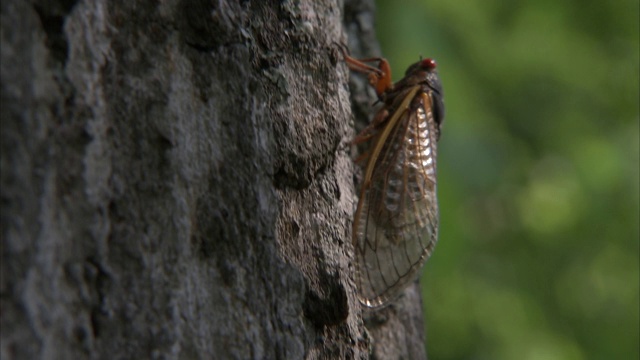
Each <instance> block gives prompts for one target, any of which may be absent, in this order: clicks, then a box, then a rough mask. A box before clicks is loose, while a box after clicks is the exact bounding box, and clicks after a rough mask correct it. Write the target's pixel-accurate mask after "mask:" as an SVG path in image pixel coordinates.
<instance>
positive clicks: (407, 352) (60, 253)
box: [0, 0, 425, 359]
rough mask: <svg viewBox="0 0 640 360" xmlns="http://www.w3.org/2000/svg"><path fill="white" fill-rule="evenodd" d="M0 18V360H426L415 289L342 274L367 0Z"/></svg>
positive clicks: (64, 6)
mask: <svg viewBox="0 0 640 360" xmlns="http://www.w3.org/2000/svg"><path fill="white" fill-rule="evenodd" d="M1 16H2V18H1V31H2V44H1V45H2V53H1V59H0V60H1V67H0V68H1V76H2V88H1V100H2V104H1V105H2V107H1V114H2V119H1V120H2V129H1V130H2V138H1V141H2V148H1V150H2V157H1V167H2V178H1V179H2V183H1V185H2V208H1V211H2V212H1V221H2V278H1V282H0V291H1V298H0V301H1V303H0V305H1V308H0V310H1V316H2V318H1V326H2V328H1V330H2V333H1V340H2V341H1V348H0V350H1V353H0V356H1V357H2V359H35V358H52V359H82V358H99V359H101V358H105V359H107V358H108V359H119V358H122V359H132V358H180V359H197V358H203V359H207V358H216V359H302V358H308V359H316V358H323V359H333V358H336V359H343V358H360V359H366V358H370V357H373V358H378V359H387V358H409V359H417V358H424V357H425V353H424V346H423V343H422V336H423V333H422V331H423V330H422V329H423V327H422V320H421V308H420V306H421V303H420V300H419V292H418V291H417V290H416V289H415V288H412V289H409V290H408V291H407V296H405V297H404V298H403V299H401V300H400V301H399V302H398V304H396V305H393V306H391V307H389V308H387V309H384V310H381V311H378V312H376V313H373V314H370V313H368V312H363V310H362V308H361V306H360V305H359V303H358V300H357V297H356V288H355V285H354V282H353V269H354V264H352V262H353V254H352V252H353V250H352V246H351V240H350V239H351V222H352V215H353V209H354V205H355V203H354V202H355V201H357V199H356V196H355V192H354V186H353V178H354V170H356V169H355V167H354V165H353V162H352V160H351V146H350V144H349V141H350V139H351V138H352V137H353V135H354V132H353V130H352V126H353V124H352V120H351V119H352V115H351V106H350V98H349V95H350V93H349V87H348V86H347V84H348V79H349V75H348V70H347V68H346V66H344V64H343V63H342V61H341V56H340V53H339V52H338V51H336V43H346V42H347V41H346V38H347V37H348V38H349V42H348V43H349V45H350V46H352V47H353V48H354V54H356V55H358V54H359V53H360V52H363V53H364V52H373V51H375V50H376V48H375V47H376V45H375V43H374V40H373V36H374V35H373V31H372V5H371V4H370V2H369V1H355V0H354V1H346V2H345V4H344V6H342V5H341V4H336V3H335V2H334V1H329V0H322V1H309V0H307V1H301V2H291V1H285V2H281V3H280V2H271V1H253V2H248V1H225V0H220V1H212V0H182V1H180V0H176V1H166V2H157V1H119V2H116V1H106V0H98V1H77V2H75V1H73V0H71V1H70V0H67V1H62V0H60V1H46V0H42V1H33V2H31V3H28V2H26V1H24V0H6V1H3V2H2V12H1ZM343 17H344V24H343V22H342V20H343ZM367 46H373V48H370V47H367ZM356 50H357V51H356ZM363 85H364V83H363V82H362V80H353V82H352V90H353V91H354V92H356V93H357V97H356V98H355V102H354V109H355V110H358V109H361V110H358V111H359V112H360V114H359V115H360V117H366V112H368V111H369V109H368V108H367V107H365V105H363V104H365V103H366V101H368V100H367V99H369V98H368V96H370V92H369V93H368V92H364V91H363V90H365V86H363ZM370 103H371V102H369V103H368V104H370ZM363 316H364V318H365V321H364V322H363V321H362V319H363ZM365 324H366V326H367V327H368V329H369V331H367V330H366V329H365Z"/></svg>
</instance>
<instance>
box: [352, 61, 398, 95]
mask: <svg viewBox="0 0 640 360" xmlns="http://www.w3.org/2000/svg"><path fill="white" fill-rule="evenodd" d="M343 52H344V61H345V62H346V63H347V66H348V67H349V69H351V70H353V71H357V72H361V73H364V74H366V75H367V77H368V78H369V84H371V86H373V88H374V89H375V90H376V94H377V95H378V98H380V99H382V95H383V94H384V93H385V92H386V91H388V90H391V88H393V83H392V82H391V67H390V66H389V62H388V61H387V60H386V59H384V58H377V57H374V58H366V59H355V58H352V57H351V56H349V55H347V54H346V52H345V51H344V50H343ZM376 61H377V62H378V67H377V68H375V67H373V66H371V65H367V64H365V63H367V62H376Z"/></svg>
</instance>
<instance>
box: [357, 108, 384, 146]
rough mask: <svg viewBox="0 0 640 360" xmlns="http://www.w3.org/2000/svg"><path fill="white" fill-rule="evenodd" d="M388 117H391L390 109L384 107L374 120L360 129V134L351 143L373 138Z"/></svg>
mask: <svg viewBox="0 0 640 360" xmlns="http://www.w3.org/2000/svg"><path fill="white" fill-rule="evenodd" d="M387 118H389V111H388V110H387V109H384V108H383V109H381V110H380V111H378V113H377V114H376V116H375V117H374V118H373V121H372V122H371V123H370V124H369V125H368V126H367V127H366V128H364V129H362V131H360V133H358V135H356V137H355V138H354V139H353V140H352V141H351V145H358V144H361V143H363V142H365V141H369V140H371V138H372V137H374V136H375V135H376V134H377V133H378V128H379V127H380V125H381V124H383V123H384V122H385V121H386V120H387Z"/></svg>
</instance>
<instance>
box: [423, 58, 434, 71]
mask: <svg viewBox="0 0 640 360" xmlns="http://www.w3.org/2000/svg"><path fill="white" fill-rule="evenodd" d="M420 67H421V68H423V69H425V70H433V69H435V68H436V61H435V60H433V59H431V58H427V59H424V60H422V62H420Z"/></svg>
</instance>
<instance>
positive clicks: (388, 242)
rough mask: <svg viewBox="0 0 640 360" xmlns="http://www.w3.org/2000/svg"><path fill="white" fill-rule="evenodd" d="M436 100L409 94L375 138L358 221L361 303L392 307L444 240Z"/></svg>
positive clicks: (415, 90) (356, 239)
mask: <svg viewBox="0 0 640 360" xmlns="http://www.w3.org/2000/svg"><path fill="white" fill-rule="evenodd" d="M432 109H433V107H432V98H431V96H430V95H429V94H427V93H425V92H423V90H422V88H421V87H420V86H416V87H415V88H413V89H411V91H408V92H407V95H406V97H405V98H404V99H403V101H402V103H401V104H400V106H399V107H398V108H397V109H396V110H395V113H394V114H393V115H392V116H391V118H390V120H389V121H388V123H387V124H386V126H385V127H384V128H383V129H382V130H381V131H380V132H379V134H378V135H376V137H375V138H374V140H373V141H374V145H373V149H372V151H371V152H370V155H369V159H368V163H367V168H366V170H365V177H364V181H363V185H362V189H361V191H360V201H359V203H358V209H357V210H356V214H355V219H354V227H353V231H354V247H355V251H356V258H357V263H358V276H357V279H358V282H359V284H358V286H359V289H360V301H361V302H362V303H363V304H364V305H366V306H369V307H379V306H383V305H386V304H387V303H388V302H389V301H391V300H393V299H395V298H396V297H397V296H398V295H399V294H400V293H401V291H402V290H403V289H404V288H405V286H406V285H407V284H408V283H410V282H411V281H413V280H414V279H415V278H416V277H417V276H418V275H419V270H420V269H421V267H422V265H423V264H424V262H425V261H426V260H427V259H428V258H429V256H430V255H431V252H432V250H433V248H434V246H435V243H436V240H437V236H438V204H437V199H436V150H437V149H436V142H437V128H436V127H437V125H436V123H435V121H434V114H433V111H432Z"/></svg>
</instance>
